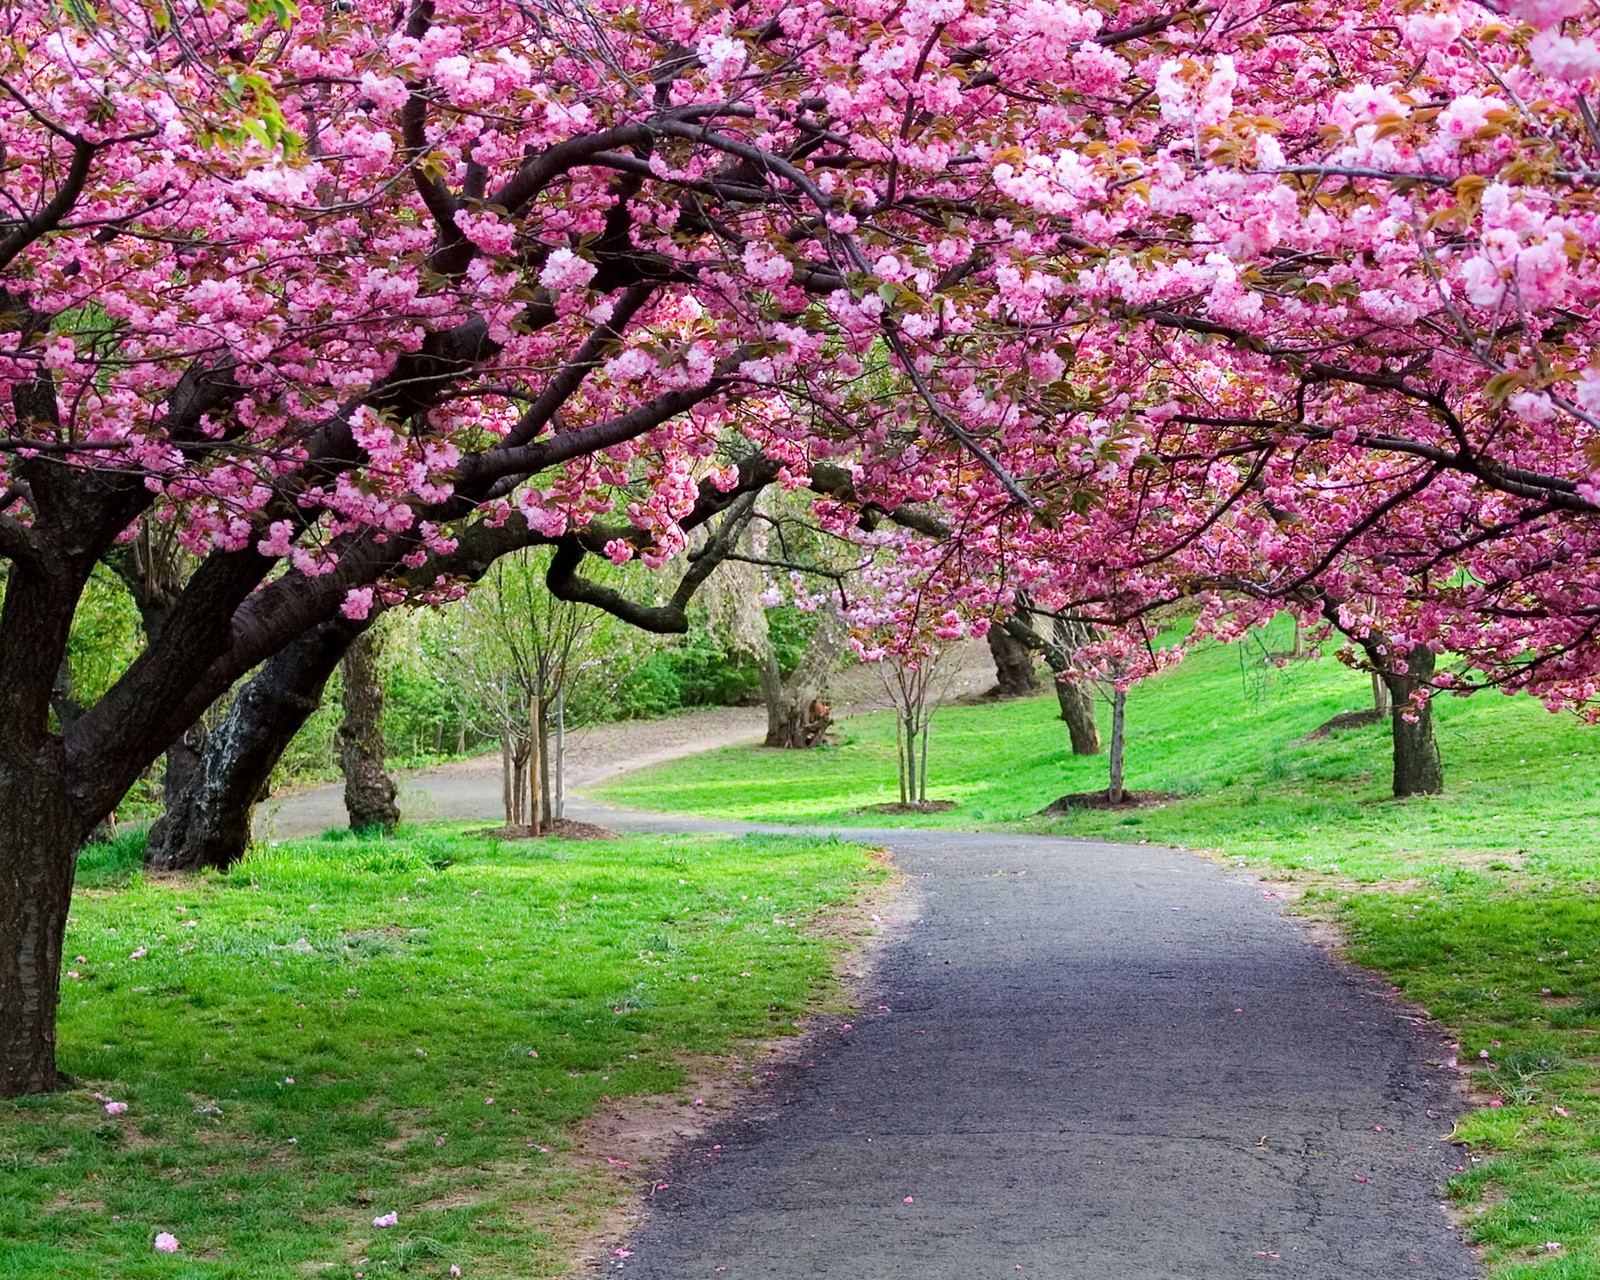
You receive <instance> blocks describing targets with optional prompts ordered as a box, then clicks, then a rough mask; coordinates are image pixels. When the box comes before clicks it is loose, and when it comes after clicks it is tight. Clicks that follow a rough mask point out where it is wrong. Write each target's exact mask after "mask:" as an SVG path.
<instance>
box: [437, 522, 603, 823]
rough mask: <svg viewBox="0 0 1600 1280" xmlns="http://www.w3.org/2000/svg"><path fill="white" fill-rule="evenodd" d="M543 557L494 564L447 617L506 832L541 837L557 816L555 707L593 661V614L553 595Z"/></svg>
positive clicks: (596, 619) (560, 757) (560, 729)
mask: <svg viewBox="0 0 1600 1280" xmlns="http://www.w3.org/2000/svg"><path fill="white" fill-rule="evenodd" d="M548 559H549V555H548V554H547V553H541V552H537V551H524V552H518V553H515V554H513V555H510V556H506V557H504V558H503V559H501V560H498V561H496V562H495V564H494V566H493V567H492V568H491V569H490V570H489V572H488V573H487V574H486V575H485V576H484V579H483V582H482V583H481V585H480V586H479V587H478V588H477V590H475V591H474V592H473V593H472V594H471V595H469V596H468V597H467V599H466V600H465V601H463V602H462V604H461V605H460V606H459V607H458V608H457V609H456V610H455V611H454V612H453V613H452V614H451V615H450V624H449V625H450V627H451V638H450V643H449V645H448V646H447V648H446V653H447V655H448V659H447V660H448V661H450V662H451V664H452V675H453V677H454V678H455V679H458V680H460V681H462V682H463V683H464V684H465V685H467V686H468V687H469V688H470V689H471V690H472V692H473V694H474V697H473V702H474V704H475V706H476V707H477V708H478V709H479V713H480V714H482V715H483V716H485V717H486V718H487V721H488V723H486V724H485V725H484V726H483V727H484V729H485V730H486V731H488V732H491V733H494V734H496V735H497V736H498V737H499V738H500V758H501V769H502V791H503V797H504V802H505V816H506V825H507V826H508V827H512V828H527V829H528V830H530V831H532V832H533V833H534V834H544V833H546V832H548V831H549V830H550V829H551V825H552V823H554V822H556V821H559V820H560V819H562V818H563V817H564V816H565V815H564V813H563V808H564V804H565V790H566V788H565V776H564V775H565V760H564V755H565V733H564V723H563V717H564V711H565V708H564V700H565V695H566V694H567V693H568V692H569V691H570V689H571V687H572V684H573V682H574V681H575V680H576V679H578V678H579V677H580V675H582V674H584V673H586V672H591V671H593V670H594V669H595V668H596V667H597V666H598V665H599V663H600V661H601V656H602V655H601V654H600V652H599V648H598V646H597V645H596V643H595V642H596V640H597V638H598V630H599V623H600V621H601V619H602V617H603V616H604V615H602V614H601V613H600V612H599V611H598V610H596V609H592V608H589V607H587V606H585V605H581V604H576V603H574V602H572V601H568V600H563V599H560V598H558V597H557V596H555V595H553V594H552V593H551V592H550V590H549V589H548V587H547V586H546V581H545V579H546V573H547V565H546V561H548Z"/></svg>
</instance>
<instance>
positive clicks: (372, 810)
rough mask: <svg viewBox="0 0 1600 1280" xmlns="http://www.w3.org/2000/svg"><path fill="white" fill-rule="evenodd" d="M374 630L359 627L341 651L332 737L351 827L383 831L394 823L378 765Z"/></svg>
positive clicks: (395, 812) (394, 809) (379, 698)
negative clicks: (339, 698) (339, 713)
mask: <svg viewBox="0 0 1600 1280" xmlns="http://www.w3.org/2000/svg"><path fill="white" fill-rule="evenodd" d="M380 654H381V644H380V641H379V637H378V635H377V633H375V632H372V631H366V632H363V633H362V635H361V636H360V637H358V638H357V639H356V640H355V641H354V643H352V644H351V645H350V648H349V649H348V650H347V651H346V653H345V655H344V659H343V661H342V662H341V663H340V664H339V671H340V673H341V674H342V675H343V676H344V722H343V723H342V724H341V725H340V726H339V731H338V733H337V734H336V735H335V740H336V742H337V744H338V747H339V767H340V769H342V770H343V772H344V807H345V809H346V810H347V811H348V812H349V814H350V829H351V830H352V831H370V830H372V829H373V828H374V827H376V828H378V829H379V830H382V831H385V832H389V831H393V830H394V829H395V827H397V826H399V825H400V806H399V805H397V804H396V803H395V795H396V787H395V785H394V779H393V778H391V777H390V776H389V774H388V772H387V771H386V770H385V769H384V759H385V756H386V754H387V753H386V752H385V751H384V746H383V679H382V676H381V675H380V673H379V669H378V661H379V657H380Z"/></svg>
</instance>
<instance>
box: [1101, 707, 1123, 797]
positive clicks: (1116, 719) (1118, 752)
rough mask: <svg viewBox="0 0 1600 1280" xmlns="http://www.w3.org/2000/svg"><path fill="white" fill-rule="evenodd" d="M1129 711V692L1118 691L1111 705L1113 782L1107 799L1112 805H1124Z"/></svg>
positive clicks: (1107, 789) (1108, 790) (1109, 787)
mask: <svg viewBox="0 0 1600 1280" xmlns="http://www.w3.org/2000/svg"><path fill="white" fill-rule="evenodd" d="M1127 709H1128V691H1127V690H1126V689H1118V690H1117V691H1116V693H1115V695H1113V698H1112V703H1111V782H1110V785H1109V786H1108V787H1107V788H1106V799H1107V800H1109V801H1110V802H1111V803H1112V804H1121V803H1122V750H1123V746H1124V745H1125V743H1126V734H1125V733H1124V732H1123V726H1124V723H1125V721H1126V719H1127Z"/></svg>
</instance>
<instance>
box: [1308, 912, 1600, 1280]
mask: <svg viewBox="0 0 1600 1280" xmlns="http://www.w3.org/2000/svg"><path fill="white" fill-rule="evenodd" d="M1593 887H1594V886H1592V885H1591V886H1586V888H1587V889H1588V890H1592V889H1593ZM1337 905H1338V906H1339V908H1340V910H1341V915H1342V923H1343V925H1344V928H1345V933H1346V936H1347V937H1348V938H1349V940H1350V954H1351V956H1352V958H1353V959H1355V960H1357V961H1359V962H1360V963H1362V964H1366V965H1370V966H1372V967H1373V968H1376V969H1379V970H1381V971H1382V972H1383V973H1385V974H1387V975H1389V976H1390V978H1391V979H1392V980H1393V981H1394V982H1395V983H1396V984H1397V985H1398V986H1399V987H1400V989H1401V994H1402V996H1403V998H1405V999H1407V1000H1412V1001H1416V1002H1418V1003H1420V1004H1422V1005H1423V1006H1425V1007H1426V1008H1427V1009H1428V1010H1429V1012H1431V1013H1432V1014H1433V1015H1434V1016H1435V1017H1437V1018H1439V1019H1440V1020H1442V1021H1443V1022H1445V1023H1446V1024H1447V1025H1448V1026H1450V1027H1452V1028H1453V1029H1455V1031H1456V1032H1457V1034H1458V1035H1459V1037H1460V1050H1459V1058H1460V1061H1461V1063H1462V1065H1463V1066H1465V1067H1468V1068H1469V1069H1470V1070H1471V1078H1472V1084H1473V1089H1474V1095H1475V1099H1476V1101H1478V1102H1479V1103H1480V1109H1478V1110H1475V1111H1473V1112H1471V1113H1469V1114H1468V1115H1467V1117H1466V1118H1465V1119H1464V1120H1463V1122H1462V1124H1461V1126H1460V1128H1459V1130H1458V1136H1459V1137H1460V1138H1461V1139H1462V1140H1463V1141H1464V1142H1465V1143H1467V1148H1466V1151H1467V1152H1469V1153H1470V1154H1465V1155H1463V1158H1462V1163H1461V1166H1460V1167H1461V1169H1462V1172H1461V1173H1459V1174H1458V1175H1457V1176H1456V1177H1455V1178H1454V1179H1453V1180H1452V1182H1451V1183H1450V1186H1449V1192H1450V1195H1451V1196H1452V1197H1453V1198H1454V1199H1455V1200H1456V1201H1457V1202H1458V1204H1459V1206H1460V1207H1461V1209H1462V1211H1463V1214H1464V1217H1465V1221H1466V1229H1467V1234H1468V1238H1469V1239H1471V1240H1472V1241H1473V1242H1474V1243H1476V1244H1479V1245H1481V1246H1483V1248H1484V1251H1485V1256H1486V1257H1487V1259H1488V1260H1489V1262H1490V1263H1491V1268H1492V1270H1491V1273H1492V1274H1493V1275H1494V1276H1495V1278H1496V1280H1523V1278H1524V1277H1532V1276H1537V1277H1538V1278H1539V1280H1593V1277H1595V1276H1600V1231H1597V1227H1600V1099H1597V1096H1596V1095H1597V1094H1600V1069H1597V1064H1600V1057H1597V1056H1596V1055H1597V1054H1600V1044H1597V1043H1596V1032H1595V1026H1596V1020H1597V1018H1600V954H1597V953H1596V950H1595V942H1596V939H1597V938H1600V899H1597V898H1596V897H1595V896H1593V894H1592V892H1588V891H1585V887H1578V886H1574V885H1572V884H1570V883H1523V884H1519V885H1512V884H1506V883H1498V884H1496V883H1493V882H1486V883H1478V884H1448V883H1441V884H1439V885H1437V886H1435V887H1430V888H1429V889H1427V890H1423V891H1420V892H1414V893H1388V892H1381V893H1366V894H1356V895H1350V896H1348V897H1345V898H1344V899H1343V900H1342V901H1338V902H1337ZM1484 1054H1487V1055H1488V1056H1487V1057H1484V1056H1481V1055H1484ZM1485 1103H1488V1104H1489V1105H1482V1104H1485ZM1549 1243H1556V1244H1559V1245H1560V1246H1561V1248H1560V1249H1559V1250H1558V1251H1556V1252H1554V1253H1552V1252H1550V1251H1549V1250H1547V1249H1546V1248H1545V1247H1544V1246H1545V1245H1546V1244H1549Z"/></svg>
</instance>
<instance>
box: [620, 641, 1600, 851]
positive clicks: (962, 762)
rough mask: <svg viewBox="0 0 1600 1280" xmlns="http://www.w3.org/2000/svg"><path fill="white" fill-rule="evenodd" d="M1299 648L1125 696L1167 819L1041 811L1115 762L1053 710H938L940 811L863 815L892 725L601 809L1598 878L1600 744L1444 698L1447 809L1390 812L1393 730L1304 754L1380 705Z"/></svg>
mask: <svg viewBox="0 0 1600 1280" xmlns="http://www.w3.org/2000/svg"><path fill="white" fill-rule="evenodd" d="M1287 639H1288V636H1287V629H1286V628H1285V630H1284V634H1283V635H1274V634H1269V635H1268V636H1267V637H1266V638H1265V641H1264V642H1263V641H1261V640H1253V641H1251V642H1248V643H1245V644H1240V645H1232V646H1220V645H1218V646H1212V647H1210V648H1207V649H1204V650H1202V651H1201V652H1199V653H1197V654H1195V655H1194V656H1193V657H1191V658H1189V659H1188V660H1187V661H1185V662H1184V663H1183V664H1182V665H1181V666H1179V667H1176V668H1174V669H1172V670H1169V671H1167V672H1164V673H1162V674H1161V675H1159V676H1157V677H1156V678H1154V679H1152V680H1149V681H1147V682H1146V683H1144V684H1142V685H1140V686H1139V687H1138V688H1136V689H1134V690H1133V692H1132V693H1131V694H1130V695H1129V699H1128V749H1127V761H1128V764H1127V772H1128V777H1127V784H1128V786H1129V787H1131V788H1136V789H1138V790H1148V791H1164V792H1172V793H1176V794H1177V795H1179V796H1181V797H1182V798H1181V799H1178V800H1175V801H1172V802H1170V803H1167V804H1165V805H1163V806H1161V807H1159V808H1147V809H1142V810H1139V811H1136V812H1126V811H1124V812H1097V811H1089V810H1084V811H1075V812H1074V813H1073V814H1072V815H1071V816H1070V817H1067V818H1050V819H1044V818H1038V817H1035V816H1034V815H1036V814H1037V813H1038V811H1039V810H1040V809H1041V808H1043V807H1044V806H1045V805H1046V804H1048V803H1049V802H1050V801H1051V800H1053V799H1055V798H1056V797H1057V796H1060V795H1062V794H1064V793H1071V792H1084V791H1091V790H1095V789H1097V788H1103V787H1104V786H1105V783H1106V759H1105V757H1104V756H1103V755H1102V756H1094V757H1074V756H1072V755H1071V754H1070V752H1069V749H1068V744H1067V737H1066V727H1065V726H1064V725H1063V724H1062V723H1061V721H1060V720H1059V719H1058V718H1057V714H1056V703H1055V698H1054V697H1053V695H1046V696H1044V697H1040V698H1032V699H1027V700H1023V701H1018V702H1011V703H1003V704H999V705H994V706H968V707H947V708H945V709H943V710H941V711H940V712H939V713H938V715H937V716H936V717H935V720H934V726H933V734H932V746H931V751H930V759H931V764H930V769H929V795H930V797H933V798H939V799H948V800H954V801H956V803H957V807H956V808H955V809H954V810H952V811H950V812H947V813H942V814H930V815H911V816H907V817H892V818H886V817H885V816H883V815H881V814H875V813H862V812H860V810H861V809H862V808H863V807H864V806H867V805H872V804H877V803H881V802H885V801H892V800H894V799H896V798H897V793H896V784H895V755H894V750H895V748H894V720H893V717H892V715H890V714H889V713H880V714H877V715H870V716H863V717H860V718H857V719H853V720H850V721H847V722H846V723H845V724H844V725H843V727H842V735H841V736H842V739H843V740H842V741H841V742H839V743H838V744H837V745H832V746H826V747H823V748H820V749H818V750H814V751H809V752H777V751H767V750H764V749H762V748H757V747H730V748H727V749H724V750H721V751H716V752H709V753H707V754H705V755H703V756H697V757H693V758H690V759H687V760H678V761H673V762H671V763H668V764H664V765H660V766H657V767H655V768H652V769H646V770H642V771H640V772H638V773H633V774H629V775H626V776H624V777H622V778H619V779H617V780H616V781H614V782H612V783H609V784H608V785H607V786H606V787H605V788H604V789H603V790H601V791H600V792H598V793H597V794H598V795H599V796H600V798H602V799H605V800H608V801H611V802H613V803H616V804H625V805H635V806H638V807H641V808H647V809H658V810H665V811H668V812H678V813H698V814H705V815H715V816H719V817H730V818H745V819H751V820H760V821H770V822H820V823H826V824H829V825H840V826H887V825H908V826H937V827H995V826H1006V827H1016V828H1019V829H1025V830H1034V831H1053V832H1059V833H1061V834H1065V835H1075V836H1094V837H1099V838H1104V839H1114V840H1141V839H1144V840H1150V841H1152V842H1155V843H1169V844H1185V845H1191V846H1201V847H1208V848H1211V847H1215V848H1219V849H1223V850H1226V851H1227V852H1229V853H1233V854H1238V855H1241V856H1246V857H1250V858H1252V859H1261V860H1265V861H1268V862H1271V863H1272V864H1274V865H1277V866H1281V867H1285V868H1296V869H1298V868H1308V869H1314V870H1319V871H1327V872H1330V873H1332V874H1336V875H1339V876H1341V877H1344V878H1354V879H1358V880H1375V879H1378V878H1380V877H1384V876H1390V877H1392V876H1397V875H1399V876H1408V877H1415V876H1425V875H1429V874H1432V873H1435V872H1439V871H1442V870H1445V869H1452V868H1453V869H1457V870H1461V869H1469V868H1471V867H1472V866H1474V865H1475V864H1476V862H1477V861H1480V860H1483V859H1489V860H1494V859H1502V860H1507V861H1508V865H1515V866H1517V867H1519V868H1523V867H1534V868H1538V867H1544V868H1545V869H1548V870H1553V871H1554V870H1559V872H1560V874H1563V875H1569V874H1570V875H1577V876H1580V877H1582V878H1588V877H1590V876H1593V875H1595V874H1596V871H1597V869H1600V862H1597V861H1596V856H1595V853H1594V851H1595V850H1596V849H1600V777H1597V775H1596V770H1595V768H1594V763H1595V756H1596V753H1597V751H1600V729H1596V728H1594V727H1592V726H1589V725H1586V724H1584V723H1582V722H1581V721H1579V720H1578V719H1577V718H1576V717H1575V716H1572V715H1570V714H1558V715H1552V714H1551V713H1550V712H1548V711H1546V710H1545V709H1544V708H1543V707H1542V706H1541V705H1539V704H1538V703H1536V702H1534V701H1533V700H1532V699H1530V698H1525V697H1515V698H1508V697H1505V696H1503V695H1501V694H1498V693H1482V694H1478V695H1475V696H1473V697H1471V698H1441V699H1439V700H1438V702H1437V703H1436V704H1435V706H1436V711H1435V714H1436V717H1437V726H1438V727H1437V732H1438V738H1439V745H1440V749H1441V752H1442V754H1443V756H1444V764H1445V782H1446V791H1445V794H1444V795H1442V796H1438V797H1428V798H1422V799H1412V800H1406V801H1396V800H1394V799H1393V798H1392V797H1391V796H1390V776H1389V775H1390V756H1389V731H1388V727H1387V726H1386V725H1375V726H1370V727H1366V728H1360V729H1352V730H1346V731H1343V732H1339V733H1336V734H1335V735H1334V736H1332V737H1330V738H1325V739H1321V740H1318V741H1313V742H1305V741H1301V739H1302V738H1304V736H1305V735H1306V734H1307V733H1309V732H1310V731H1311V730H1312V729H1314V728H1316V727H1317V726H1318V725H1320V724H1322V723H1323V722H1324V721H1326V720H1327V719H1328V718H1329V717H1331V716H1333V715H1335V714H1337V713H1338V712H1341V711H1351V710H1359V709H1361V708H1363V707H1365V706H1369V705H1370V698H1371V694H1370V689H1369V682H1368V679H1367V678H1366V677H1365V676H1363V675H1361V674H1360V673H1358V672H1353V671H1350V670H1348V669H1347V668H1345V667H1342V666H1340V665H1339V664H1338V663H1337V662H1335V661H1333V660H1332V659H1331V658H1324V659H1320V660H1314V661H1312V660H1302V661H1295V662H1291V663H1290V664H1288V665H1287V666H1284V667H1281V668H1280V667H1277V666H1275V665H1272V664H1270V663H1268V662H1266V661H1265V660H1264V659H1265V655H1266V653H1267V651H1268V649H1269V648H1273V647H1287ZM1101 710H1102V713H1103V720H1105V721H1108V720H1109V709H1108V708H1106V707H1102V708H1101ZM1102 734H1103V735H1105V736H1109V725H1108V724H1103V725H1102ZM1558 864H1559V865H1558Z"/></svg>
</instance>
